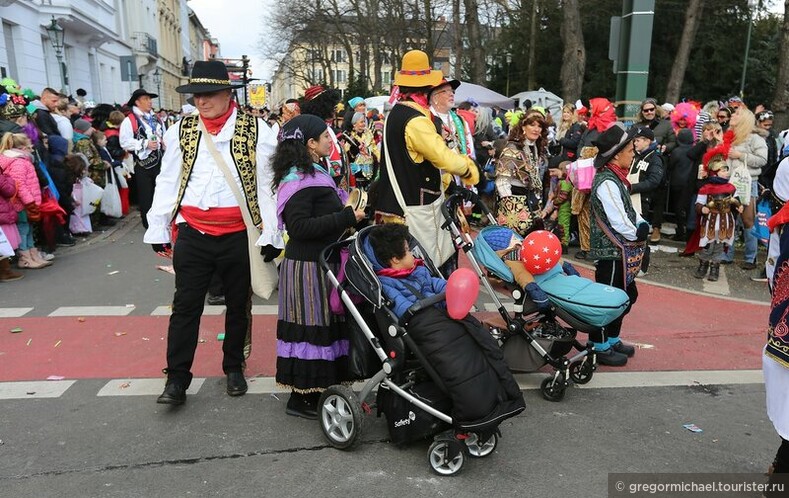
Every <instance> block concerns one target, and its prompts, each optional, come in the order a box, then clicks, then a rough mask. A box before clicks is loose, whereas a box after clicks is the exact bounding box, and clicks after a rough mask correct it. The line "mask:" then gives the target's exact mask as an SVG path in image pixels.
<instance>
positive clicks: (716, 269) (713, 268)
mask: <svg viewBox="0 0 789 498" xmlns="http://www.w3.org/2000/svg"><path fill="white" fill-rule="evenodd" d="M720 272H721V264H720V263H712V264H711V265H710V276H709V277H707V280H709V281H710V282H717V281H718V275H720Z"/></svg>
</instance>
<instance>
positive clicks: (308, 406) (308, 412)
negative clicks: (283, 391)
mask: <svg viewBox="0 0 789 498" xmlns="http://www.w3.org/2000/svg"><path fill="white" fill-rule="evenodd" d="M317 405H318V400H317V398H315V397H314V396H311V395H309V394H301V393H297V392H295V391H294V392H292V393H290V399H288V405H287V406H286V407H285V413H287V414H288V415H292V416H294V417H301V418H306V419H307V420H317V419H318V409H317Z"/></svg>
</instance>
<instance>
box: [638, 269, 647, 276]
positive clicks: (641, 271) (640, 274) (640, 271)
mask: <svg viewBox="0 0 789 498" xmlns="http://www.w3.org/2000/svg"><path fill="white" fill-rule="evenodd" d="M636 276H637V277H646V276H647V272H645V271H644V270H638V274H637V275H636Z"/></svg>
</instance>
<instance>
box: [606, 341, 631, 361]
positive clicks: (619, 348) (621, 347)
mask: <svg viewBox="0 0 789 498" xmlns="http://www.w3.org/2000/svg"><path fill="white" fill-rule="evenodd" d="M611 349H613V350H614V351H616V352H617V353H622V354H623V355H625V356H627V357H628V358H632V357H633V356H634V355H635V354H636V348H634V347H633V346H631V345H630V344H625V343H624V342H622V341H619V342H617V343H616V344H614V345H612V346H611Z"/></svg>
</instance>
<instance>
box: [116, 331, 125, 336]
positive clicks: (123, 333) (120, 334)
mask: <svg viewBox="0 0 789 498" xmlns="http://www.w3.org/2000/svg"><path fill="white" fill-rule="evenodd" d="M122 335H126V332H115V337H120V336H122Z"/></svg>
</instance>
